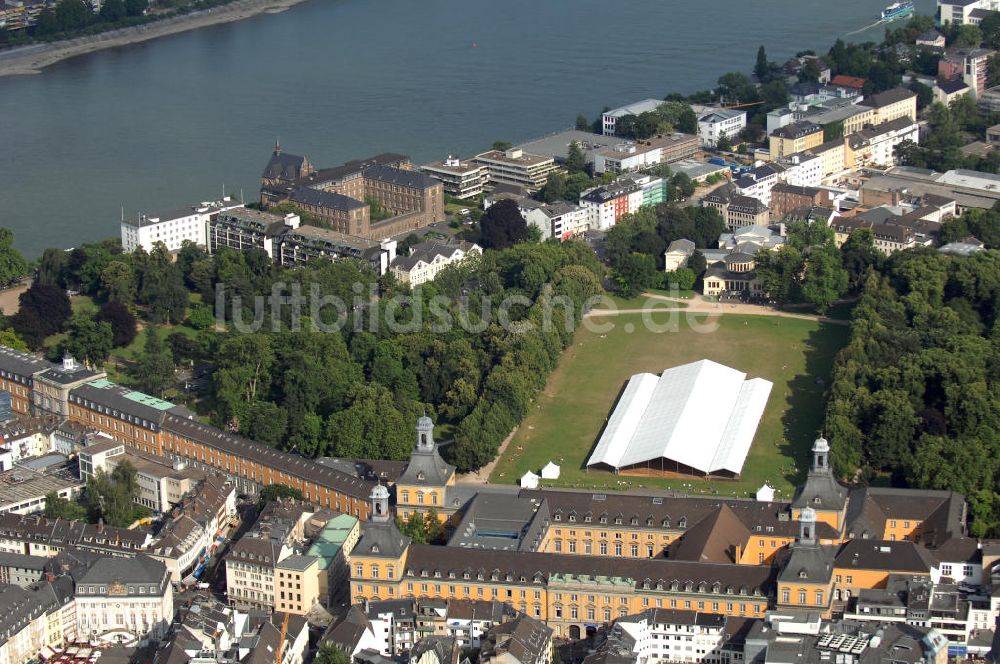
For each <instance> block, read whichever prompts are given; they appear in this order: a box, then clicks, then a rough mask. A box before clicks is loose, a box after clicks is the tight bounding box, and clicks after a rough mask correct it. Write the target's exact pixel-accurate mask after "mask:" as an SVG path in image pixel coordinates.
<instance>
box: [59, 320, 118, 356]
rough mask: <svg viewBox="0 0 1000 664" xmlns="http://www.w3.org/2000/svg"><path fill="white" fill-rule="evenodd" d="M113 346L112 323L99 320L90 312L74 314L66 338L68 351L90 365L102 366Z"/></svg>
mask: <svg viewBox="0 0 1000 664" xmlns="http://www.w3.org/2000/svg"><path fill="white" fill-rule="evenodd" d="M112 348H114V333H113V332H112V331H111V324H110V323H106V322H104V321H98V320H96V319H94V318H93V317H91V316H90V315H89V314H77V315H76V316H73V319H72V320H71V321H70V323H69V338H67V339H66V346H65V349H66V352H67V353H69V354H70V355H72V356H73V357H75V358H77V359H78V360H80V361H82V362H84V363H86V364H87V365H88V366H100V365H102V364H104V361H105V360H107V359H108V355H110V354H111V349H112Z"/></svg>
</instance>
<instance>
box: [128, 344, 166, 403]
mask: <svg viewBox="0 0 1000 664" xmlns="http://www.w3.org/2000/svg"><path fill="white" fill-rule="evenodd" d="M131 377H132V380H133V382H134V383H135V384H136V386H137V387H138V388H139V390H141V391H143V392H146V393H148V394H152V395H154V396H158V397H162V396H163V393H164V391H166V389H167V387H169V386H170V385H171V384H172V383H173V380H174V357H173V354H172V353H171V352H170V348H169V347H168V346H167V345H166V344H165V343H164V342H163V337H161V336H160V331H159V330H158V329H156V328H155V327H150V328H148V329H147V330H146V341H145V343H144V344H143V347H142V353H140V354H139V357H138V359H137V360H136V362H135V366H134V368H133V369H132V371H131Z"/></svg>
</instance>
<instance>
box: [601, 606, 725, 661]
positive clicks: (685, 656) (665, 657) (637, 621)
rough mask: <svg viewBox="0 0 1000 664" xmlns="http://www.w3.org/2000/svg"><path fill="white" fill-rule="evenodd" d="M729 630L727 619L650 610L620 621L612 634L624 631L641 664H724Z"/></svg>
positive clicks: (710, 615) (688, 612) (673, 611)
mask: <svg viewBox="0 0 1000 664" xmlns="http://www.w3.org/2000/svg"><path fill="white" fill-rule="evenodd" d="M725 627H726V617H725V616H724V615H720V614H714V613H699V612H696V611H680V610H668V609H647V610H646V611H643V612H642V613H639V614H637V615H634V616H626V617H624V618H619V619H618V620H616V621H615V625H614V627H613V628H612V630H615V629H620V630H621V631H622V632H624V634H625V635H627V637H626V638H625V641H627V642H630V643H632V645H633V651H632V652H633V655H634V656H635V657H636V661H637V664H655V663H656V662H704V663H705V664H721V662H723V654H722V647H723V644H724V642H725V638H726V635H725ZM622 636H624V635H622V634H619V635H618V637H619V638H621V637H622ZM629 637H630V638H629ZM725 661H728V658H727V659H726V660H725Z"/></svg>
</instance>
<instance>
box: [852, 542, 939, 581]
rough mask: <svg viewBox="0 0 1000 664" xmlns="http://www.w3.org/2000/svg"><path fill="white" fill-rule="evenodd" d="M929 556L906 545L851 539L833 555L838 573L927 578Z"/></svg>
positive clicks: (914, 545)
mask: <svg viewBox="0 0 1000 664" xmlns="http://www.w3.org/2000/svg"><path fill="white" fill-rule="evenodd" d="M931 562H932V558H931V556H930V555H929V554H928V553H927V550H926V549H924V548H923V547H922V546H920V545H919V544H915V543H914V542H910V541H897V542H891V541H888V540H865V539H854V540H850V541H848V542H845V543H844V545H843V546H842V547H841V549H840V551H838V552H837V558H836V566H837V568H839V569H877V570H882V571H891V572H908V573H911V574H921V573H922V574H928V573H929V572H930V563H931Z"/></svg>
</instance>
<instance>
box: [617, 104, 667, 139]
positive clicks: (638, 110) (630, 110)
mask: <svg viewBox="0 0 1000 664" xmlns="http://www.w3.org/2000/svg"><path fill="white" fill-rule="evenodd" d="M663 103H664V102H663V100H662V99H643V100H642V101H637V102H635V103H632V104H629V105H628V106H621V107H619V108H614V109H612V110H610V111H605V112H604V113H603V114H602V115H601V129H602V131H603V132H604V135H605V136H614V135H615V125H616V124H617V122H618V118H620V117H622V116H624V115H641V114H643V113H647V112H649V111H655V110H656V109H658V108H659V107H660V106H661V105H663Z"/></svg>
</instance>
